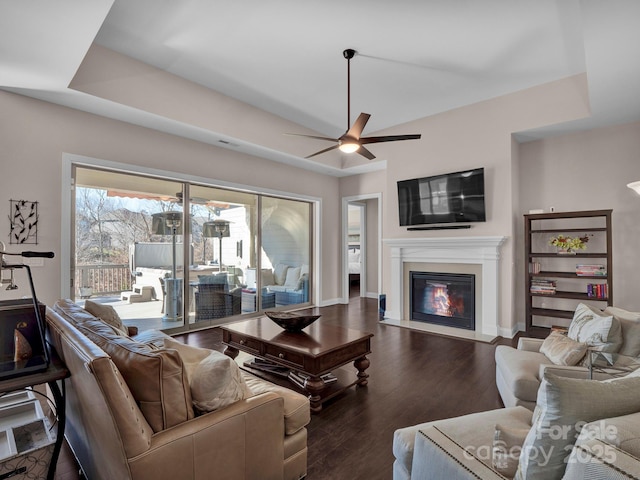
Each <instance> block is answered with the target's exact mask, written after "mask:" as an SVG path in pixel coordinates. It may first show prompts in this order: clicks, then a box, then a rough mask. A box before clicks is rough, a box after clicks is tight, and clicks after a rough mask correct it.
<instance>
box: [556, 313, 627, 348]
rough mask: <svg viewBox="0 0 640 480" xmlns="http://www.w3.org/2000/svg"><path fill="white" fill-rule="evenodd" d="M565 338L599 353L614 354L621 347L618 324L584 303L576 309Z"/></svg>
mask: <svg viewBox="0 0 640 480" xmlns="http://www.w3.org/2000/svg"><path fill="white" fill-rule="evenodd" d="M567 336H568V337H569V338H571V339H573V340H575V341H577V342H581V343H586V344H587V345H588V346H589V349H590V350H594V351H599V352H609V353H615V352H617V351H618V350H619V349H620V346H621V345H622V331H621V329H620V322H618V320H616V319H615V318H614V317H613V315H605V314H604V312H602V311H601V310H598V309H597V308H593V307H590V306H589V305H586V304H584V303H580V304H579V305H578V306H577V307H576V311H575V313H574V315H573V320H571V324H570V325H569V332H568V334H567Z"/></svg>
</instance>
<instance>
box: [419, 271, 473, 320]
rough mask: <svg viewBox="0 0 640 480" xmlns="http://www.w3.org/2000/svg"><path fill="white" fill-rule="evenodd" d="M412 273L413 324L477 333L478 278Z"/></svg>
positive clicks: (460, 274) (457, 274)
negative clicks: (476, 282) (434, 325)
mask: <svg viewBox="0 0 640 480" xmlns="http://www.w3.org/2000/svg"><path fill="white" fill-rule="evenodd" d="M410 273H411V290H410V292H411V293H410V303H411V320H417V321H420V322H427V323H435V324H437V325H446V326H449V327H458V328H464V329H467V330H474V329H475V326H476V322H475V310H476V308H475V291H476V289H475V275H468V274H462V273H436V272H410Z"/></svg>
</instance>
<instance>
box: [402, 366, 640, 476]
mask: <svg viewBox="0 0 640 480" xmlns="http://www.w3.org/2000/svg"><path fill="white" fill-rule="evenodd" d="M555 373H558V372H555ZM639 373H640V371H637V372H634V373H632V374H630V375H628V376H627V377H625V378H620V379H610V380H606V381H599V380H587V379H576V378H570V377H562V376H560V375H556V374H554V371H553V367H550V368H549V369H547V370H546V371H545V372H544V375H543V381H542V382H541V386H540V390H539V393H538V401H537V406H538V407H540V408H538V409H536V412H537V413H535V414H534V413H533V412H532V411H531V410H529V409H527V408H525V407H522V406H517V407H509V408H502V409H497V410H491V411H487V412H480V413H474V414H470V415H464V416H461V417H457V418H451V419H445V420H438V421H434V422H428V423H423V424H420V425H414V426H411V427H407V428H402V429H399V430H396V432H395V433H394V438H393V454H394V456H395V463H394V465H393V478H394V480H407V479H412V480H427V479H441V478H450V479H483V480H494V479H495V480H498V479H501V480H504V479H505V478H514V476H515V478H516V479H522V480H524V479H545V480H553V479H564V480H579V479H585V478H593V479H596V478H597V479H599V480H603V479H640V459H639V458H640V376H639V375H638V374H639Z"/></svg>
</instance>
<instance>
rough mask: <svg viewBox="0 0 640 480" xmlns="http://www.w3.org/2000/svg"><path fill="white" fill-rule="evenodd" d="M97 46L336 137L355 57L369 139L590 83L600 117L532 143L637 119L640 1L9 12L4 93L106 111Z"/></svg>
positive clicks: (5, 3)
mask: <svg viewBox="0 0 640 480" xmlns="http://www.w3.org/2000/svg"><path fill="white" fill-rule="evenodd" d="M94 41H95V42H96V43H98V44H100V45H102V46H105V47H107V48H109V49H112V50H115V51H117V52H120V53H122V54H124V55H127V56H130V57H133V58H135V59H137V60H140V61H143V62H145V63H148V64H151V65H154V66H156V67H158V68H161V69H164V70H167V71H168V72H171V73H173V74H175V75H178V76H181V77H184V78H186V79H189V80H191V81H194V82H197V83H199V84H201V85H204V86H206V87H209V88H211V89H214V90H216V91H219V92H222V93H224V94H226V95H228V96H231V97H233V98H236V99H238V100H241V101H243V102H246V103H248V104H251V105H254V106H256V107H259V108H261V109H263V110H265V111H268V112H271V113H274V114H277V115H279V116H281V117H284V118H286V119H288V120H291V121H293V122H295V123H297V124H299V125H302V126H304V127H308V128H310V129H312V130H315V131H317V132H318V133H321V134H324V135H328V136H339V135H341V134H342V133H344V132H345V130H346V128H347V106H346V102H347V99H346V78H347V76H346V68H347V62H346V60H345V59H344V58H343V57H342V51H343V50H344V49H345V48H354V49H355V50H357V51H358V55H357V56H356V57H355V58H354V59H353V60H352V62H351V86H352V91H351V93H352V95H351V103H352V105H351V117H352V118H351V121H353V120H354V119H355V117H356V116H357V115H358V114H359V113H360V112H363V111H364V112H367V113H370V114H372V118H371V120H370V121H369V124H368V125H367V128H366V130H365V132H364V134H365V135H368V134H371V133H372V132H376V131H379V130H383V129H386V128H389V127H393V126H396V125H400V124H403V123H406V122H409V121H412V120H415V119H418V118H423V117H426V116H429V115H433V114H436V113H439V112H443V111H447V110H450V109H452V108H456V107H460V106H464V105H467V104H471V103H476V102H479V101H482V100H485V99H489V98H493V97H496V96H500V95H503V94H506V93H510V92H514V91H517V90H522V89H525V88H528V87H531V86H534V85H538V84H541V83H545V82H550V81H553V80H557V79H560V78H564V77H567V76H570V75H574V74H577V73H581V72H586V73H587V78H588V83H589V95H590V102H591V108H592V111H593V116H592V118H590V119H588V120H584V121H580V122H573V123H572V124H566V125H560V126H553V127H549V128H546V129H540V130H538V131H536V132H522V135H521V136H520V138H521V139H523V140H524V139H531V138H539V137H541V136H544V135H549V134H552V133H555V132H559V131H569V130H573V129H578V128H592V127H595V126H601V125H608V124H615V123H624V122H630V121H637V120H640V95H637V94H635V90H637V86H638V85H640V61H639V60H638V59H639V58H640V1H637V0H609V1H603V0H555V1H552V0H518V1H516V0H396V1H393V2H392V1H382V0H350V1H344V0H324V1H322V2H319V1H318V2H308V1H307V2H305V1H300V0H272V1H268V2H267V1H264V0H243V1H238V0H235V1H233V0H217V1H212V0H181V1H178V2H177V1H175V0H115V1H114V0H58V1H56V2H50V1H49V0H32V1H29V2H24V1H20V0H0V45H2V47H0V88H5V89H7V90H11V91H17V92H18V93H21V94H25V95H30V96H34V97H37V98H43V99H46V100H49V101H55V102H57V103H62V104H68V105H70V106H72V107H73V108H79V109H85V110H87V111H94V112H95V111H96V110H97V109H99V108H98V107H97V106H96V101H95V99H92V98H90V96H89V95H84V96H77V95H75V96H73V95H71V94H70V92H69V89H68V85H69V82H70V81H71V79H72V78H73V76H74V74H75V72H76V70H77V69H78V67H79V65H80V63H81V62H82V58H83V56H84V54H85V53H86V52H87V50H88V48H89V47H90V46H91V44H92V42H94ZM92 102H93V106H92V107H91V106H89V104H90V103H92ZM101 108H102V107H101ZM126 115H127V112H126V109H125V107H124V106H123V110H122V111H121V112H120V113H117V112H112V113H111V114H110V115H109V116H113V117H118V116H126ZM182 127H184V125H183V126H182ZM167 128H168V127H167ZM212 133H215V132H212ZM400 133H419V132H413V131H407V132H400ZM314 146H315V144H312V145H310V148H311V147H314ZM254 153H255V152H254ZM307 163H310V162H307Z"/></svg>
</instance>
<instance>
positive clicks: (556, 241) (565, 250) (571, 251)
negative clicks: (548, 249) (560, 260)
mask: <svg viewBox="0 0 640 480" xmlns="http://www.w3.org/2000/svg"><path fill="white" fill-rule="evenodd" d="M588 241H589V237H588V236H587V235H584V236H582V237H570V236H568V235H558V236H557V237H553V238H552V239H551V240H549V245H553V246H554V247H556V248H557V249H558V253H560V254H565V255H567V254H568V255H575V254H576V250H586V249H587V242H588Z"/></svg>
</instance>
